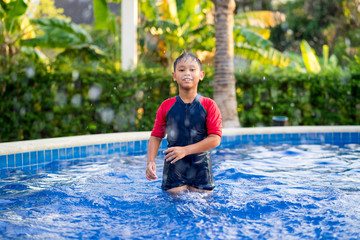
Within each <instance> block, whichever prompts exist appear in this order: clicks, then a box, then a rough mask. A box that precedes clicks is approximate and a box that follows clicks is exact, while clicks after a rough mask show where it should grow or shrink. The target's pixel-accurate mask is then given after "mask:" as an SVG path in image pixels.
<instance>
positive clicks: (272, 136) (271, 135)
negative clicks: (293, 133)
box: [270, 134, 277, 144]
mask: <svg viewBox="0 0 360 240" xmlns="http://www.w3.org/2000/svg"><path fill="white" fill-rule="evenodd" d="M276 141H277V139H276V134H270V144H275V143H276Z"/></svg>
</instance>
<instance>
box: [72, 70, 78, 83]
mask: <svg viewBox="0 0 360 240" xmlns="http://www.w3.org/2000/svg"><path fill="white" fill-rule="evenodd" d="M79 76H80V73H79V71H77V70H74V71H73V72H72V74H71V77H72V79H73V80H74V81H77V80H78V79H79Z"/></svg>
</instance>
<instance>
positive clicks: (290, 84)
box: [0, 69, 360, 142]
mask: <svg viewBox="0 0 360 240" xmlns="http://www.w3.org/2000/svg"><path fill="white" fill-rule="evenodd" d="M30 70H31V69H30ZM30 72H31V71H30ZM26 73H27V74H26ZM212 78H213V74H212V71H211V70H210V71H207V77H206V78H205V80H204V81H203V82H201V83H200V87H199V92H200V93H201V94H202V95H203V96H207V97H212V94H213V88H212ZM236 78H237V96H238V111H239V117H240V121H241V124H242V126H247V127H248V126H262V125H263V126H269V125H271V118H272V116H274V115H285V116H288V117H289V123H290V124H291V125H334V124H339V125H345V124H359V121H360V101H359V99H360V90H359V88H360V87H359V85H360V74H359V73H353V74H352V75H351V74H349V75H348V76H347V77H344V76H340V75H339V76H338V75H336V74H335V75H309V74H294V73H292V74H289V73H286V72H278V73H272V74H266V73H258V74H251V75H250V74H241V75H237V76H236ZM171 80H172V77H171V75H170V74H168V73H165V72H164V71H163V70H154V69H149V70H146V71H140V70H137V71H135V72H121V73H117V74H111V73H99V72H96V73H94V72H81V73H79V74H78V73H77V72H74V73H60V72H58V73H47V72H46V71H44V70H41V69H38V70H37V71H36V72H35V75H33V74H29V71H26V70H25V71H19V72H18V73H13V74H8V75H2V76H1V75H0V113H1V117H0V125H1V128H0V141H2V142H6V141H16V140H23V139H38V138H47V137H60V136H72V135H83V134H95V133H111V132H122V131H145V130H151V128H152V125H153V123H154V119H155V115H156V110H157V108H158V107H159V105H160V103H161V102H162V101H163V100H164V99H166V98H168V97H171V96H175V95H176V85H175V84H174V82H172V81H171Z"/></svg>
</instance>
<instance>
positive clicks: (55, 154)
mask: <svg viewBox="0 0 360 240" xmlns="http://www.w3.org/2000/svg"><path fill="white" fill-rule="evenodd" d="M52 159H53V161H56V160H59V149H53V150H52Z"/></svg>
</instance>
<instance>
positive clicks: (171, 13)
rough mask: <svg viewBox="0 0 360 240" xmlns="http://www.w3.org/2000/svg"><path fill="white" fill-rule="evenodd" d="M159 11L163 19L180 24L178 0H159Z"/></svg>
mask: <svg viewBox="0 0 360 240" xmlns="http://www.w3.org/2000/svg"><path fill="white" fill-rule="evenodd" d="M158 2H160V7H159V11H160V14H161V18H160V19H161V20H171V21H173V22H175V23H176V24H179V19H178V14H177V6H176V0H159V1H158Z"/></svg>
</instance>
